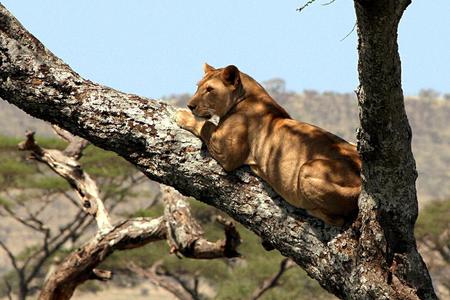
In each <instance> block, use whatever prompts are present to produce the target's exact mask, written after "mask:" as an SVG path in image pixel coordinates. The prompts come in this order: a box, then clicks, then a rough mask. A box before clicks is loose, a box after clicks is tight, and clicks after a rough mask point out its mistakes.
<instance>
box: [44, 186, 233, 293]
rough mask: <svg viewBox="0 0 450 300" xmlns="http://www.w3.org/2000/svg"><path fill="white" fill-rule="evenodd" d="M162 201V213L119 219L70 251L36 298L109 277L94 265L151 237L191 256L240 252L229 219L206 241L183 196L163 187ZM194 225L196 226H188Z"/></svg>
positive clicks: (139, 245)
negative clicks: (221, 230)
mask: <svg viewBox="0 0 450 300" xmlns="http://www.w3.org/2000/svg"><path fill="white" fill-rule="evenodd" d="M164 203H165V206H166V209H165V212H164V216H161V217H159V218H156V219H150V218H136V219H131V220H126V221H123V222H121V223H119V224H118V225H116V226H115V227H114V228H112V229H111V230H110V231H109V232H107V233H104V234H102V235H97V236H96V237H95V238H93V239H92V240H91V241H90V242H88V243H87V244H86V245H84V246H83V247H81V249H79V250H77V251H75V252H73V253H71V254H70V255H69V256H68V257H66V258H65V259H64V261H63V262H62V263H61V265H59V266H58V268H57V269H56V270H55V271H54V272H53V273H52V274H50V275H49V276H48V279H47V280H46V282H45V283H44V286H43V288H42V290H41V293H40V295H39V300H67V299H70V298H71V297H72V295H73V292H74V291H75V289H76V287H77V286H79V285H80V284H82V283H83V282H85V281H86V280H91V279H97V280H107V279H110V278H111V275H112V274H111V272H109V271H105V270H98V269H97V266H98V265H99V264H100V263H101V262H103V261H104V260H105V259H106V258H107V257H108V256H109V255H111V254H112V253H113V252H114V251H117V250H128V249H132V248H136V247H141V246H143V245H145V244H148V243H150V242H154V241H159V240H167V242H168V243H169V245H170V246H171V250H172V252H177V253H180V254H182V255H183V256H185V257H189V258H195V259H205V258H208V259H213V258H224V257H226V258H231V257H237V256H239V255H240V254H239V253H238V252H237V249H236V247H237V246H239V244H240V236H239V233H238V232H237V230H236V228H235V226H234V224H233V223H232V222H224V223H225V239H223V240H218V241H217V242H210V241H208V240H206V239H205V238H204V237H203V231H202V229H201V227H200V225H198V224H197V222H196V221H195V219H194V218H192V216H191V213H190V208H189V204H188V203H187V202H186V199H184V198H183V197H181V195H180V194H178V193H176V192H175V191H174V190H173V189H170V188H167V187H166V188H164ZM194 227H197V228H195V229H194V230H192V228H194ZM162 286H163V287H164V285H162ZM166 288H168V287H166Z"/></svg>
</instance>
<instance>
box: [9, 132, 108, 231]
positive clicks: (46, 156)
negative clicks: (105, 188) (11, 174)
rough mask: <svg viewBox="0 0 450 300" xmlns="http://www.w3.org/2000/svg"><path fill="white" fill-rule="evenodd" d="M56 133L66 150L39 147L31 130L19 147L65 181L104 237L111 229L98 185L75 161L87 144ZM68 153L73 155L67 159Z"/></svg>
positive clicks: (64, 133)
mask: <svg viewBox="0 0 450 300" xmlns="http://www.w3.org/2000/svg"><path fill="white" fill-rule="evenodd" d="M54 128H57V127H54ZM55 131H56V132H58V134H59V135H60V136H62V137H63V138H64V139H66V140H68V141H69V142H70V143H69V145H68V146H67V148H66V150H64V151H59V150H55V149H50V150H49V149H44V148H42V147H40V146H39V145H38V144H37V143H36V141H35V140H34V132H31V131H28V132H27V133H26V140H25V141H24V142H21V143H20V144H19V146H18V147H19V149H20V150H22V151H31V154H30V158H32V159H36V160H37V161H40V162H42V163H45V164H46V165H47V166H49V167H50V168H51V169H52V170H53V171H54V172H55V173H56V174H58V175H59V176H61V177H62V178H64V179H65V180H67V182H69V184H70V185H71V186H72V187H73V188H74V189H75V191H76V192H77V194H78V196H79V198H80V200H81V206H82V208H83V209H84V211H85V212H86V213H88V214H90V215H92V216H95V219H96V221H97V226H98V228H99V233H100V234H105V233H106V232H108V231H109V230H111V228H112V225H111V222H110V220H109V215H108V212H107V211H106V208H105V206H104V204H103V201H102V200H101V199H100V196H99V190H98V187H97V184H96V183H95V181H94V180H92V179H91V177H90V176H89V175H88V174H87V173H86V172H84V171H83V169H82V168H81V167H80V164H79V163H78V161H77V159H78V158H79V157H81V152H82V150H83V149H84V148H85V147H86V146H87V142H83V141H82V139H80V138H76V137H73V136H72V135H71V134H69V133H68V132H65V131H63V130H61V129H55ZM67 153H69V154H70V155H72V156H68V155H67Z"/></svg>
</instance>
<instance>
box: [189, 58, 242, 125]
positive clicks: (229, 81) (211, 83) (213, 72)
mask: <svg viewBox="0 0 450 300" xmlns="http://www.w3.org/2000/svg"><path fill="white" fill-rule="evenodd" d="M204 72H205V74H204V76H203V78H202V80H200V81H199V83H198V84H197V86H198V87H197V91H196V92H195V94H194V96H193V97H192V98H191V100H189V102H188V105H187V106H188V107H189V109H190V110H191V111H192V113H193V114H194V115H196V116H198V117H202V118H208V119H209V118H211V117H212V116H213V115H217V116H219V117H223V116H224V115H225V114H226V113H227V112H228V111H229V110H230V109H231V108H232V107H233V106H234V104H235V103H236V102H237V101H238V100H239V98H240V97H241V95H242V93H243V89H242V82H241V76H240V72H239V70H238V68H237V67H236V66H233V65H230V66H228V67H225V68H220V69H215V68H213V67H211V66H210V65H208V64H205V65H204Z"/></svg>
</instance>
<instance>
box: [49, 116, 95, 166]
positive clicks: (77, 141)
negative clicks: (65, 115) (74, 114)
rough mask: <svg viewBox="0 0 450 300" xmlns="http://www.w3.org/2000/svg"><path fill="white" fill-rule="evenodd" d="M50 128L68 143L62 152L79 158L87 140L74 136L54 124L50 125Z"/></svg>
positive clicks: (87, 143)
mask: <svg viewBox="0 0 450 300" xmlns="http://www.w3.org/2000/svg"><path fill="white" fill-rule="evenodd" d="M52 128H53V131H54V132H55V133H56V134H57V135H59V136H60V137H61V138H62V139H64V140H66V141H67V142H68V143H69V145H68V146H67V147H66V149H64V151H63V153H64V154H65V155H67V156H68V157H72V158H73V159H76V160H79V159H80V158H81V156H82V155H83V150H84V149H85V148H86V147H87V146H88V145H89V142H88V141H87V140H85V139H83V138H80V137H78V136H74V135H73V134H71V133H70V132H68V131H66V130H64V129H62V128H59V127H58V126H56V125H52Z"/></svg>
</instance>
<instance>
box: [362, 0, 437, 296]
mask: <svg viewBox="0 0 450 300" xmlns="http://www.w3.org/2000/svg"><path fill="white" fill-rule="evenodd" d="M410 3H411V0H395V1H394V0H380V1H368V0H356V1H355V10H356V16H357V25H358V37H359V40H358V52H359V64H358V71H359V81H360V86H359V89H358V90H357V95H358V102H359V114H360V121H361V127H360V129H359V131H358V151H359V152H360V154H361V158H362V162H363V165H362V183H363V189H362V193H361V197H360V209H361V211H362V215H363V218H362V220H363V224H364V225H363V226H362V229H361V239H362V240H365V239H368V240H373V239H374V238H376V236H379V237H380V243H379V244H378V245H377V247H373V246H372V245H370V246H369V248H372V249H373V253H372V255H371V256H375V257H377V256H378V257H380V258H385V264H386V267H385V268H389V271H388V273H387V274H386V275H387V280H388V281H389V282H393V280H395V279H392V276H393V275H394V276H395V277H397V278H398V280H400V281H401V282H402V283H404V284H407V285H409V286H410V287H413V288H414V293H415V294H416V295H417V296H418V297H420V298H422V299H433V298H436V295H435V293H434V290H433V287H432V284H431V279H430V276H429V274H428V271H427V268H426V266H425V264H424V262H423V260H422V257H421V256H420V254H419V253H418V252H417V247H416V241H415V238H414V224H415V222H416V219H417V213H418V208H417V194H416V187H415V181H416V178H417V171H416V165H415V160H414V156H413V154H412V151H411V137H412V133H411V128H410V126H409V123H408V118H407V116H406V112H405V107H404V99H403V91H402V86H401V63H400V56H399V53H398V45H397V31H398V25H399V22H400V19H401V17H402V15H403V12H404V11H405V9H406V8H407V6H408V5H409V4H410ZM365 248H367V246H366V245H364V244H363V245H362V247H361V249H365ZM377 248H378V249H377ZM365 259H368V260H369V261H370V260H371V259H373V258H372V257H367V258H365Z"/></svg>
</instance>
